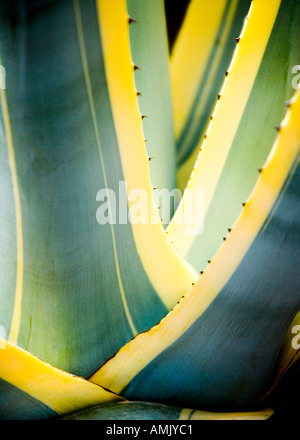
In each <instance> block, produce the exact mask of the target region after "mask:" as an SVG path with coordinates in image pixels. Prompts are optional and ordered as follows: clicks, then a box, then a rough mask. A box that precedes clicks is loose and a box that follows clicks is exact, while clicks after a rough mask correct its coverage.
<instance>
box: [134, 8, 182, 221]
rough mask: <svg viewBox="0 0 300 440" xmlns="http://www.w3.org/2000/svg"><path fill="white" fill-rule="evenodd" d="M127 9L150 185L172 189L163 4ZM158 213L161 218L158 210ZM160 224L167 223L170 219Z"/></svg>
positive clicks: (171, 130)
mask: <svg viewBox="0 0 300 440" xmlns="http://www.w3.org/2000/svg"><path fill="white" fill-rule="evenodd" d="M127 8H128V13H129V15H130V17H131V20H134V21H133V22H132V25H131V26H130V48H131V56H132V60H133V62H134V64H135V65H137V66H138V67H139V68H138V69H136V71H135V85H136V88H137V90H138V93H139V96H138V102H139V109H140V112H141V113H142V115H143V131H144V135H145V138H146V140H147V143H146V148H147V153H148V156H149V160H150V177H151V183H152V185H153V187H155V188H166V189H168V190H169V191H171V190H173V188H175V187H176V175H175V174H176V170H175V141H174V127H173V111H172V97H171V86H170V73H169V59H168V44H167V33H166V23H165V12H164V2H163V0H146V1H143V2H140V1H138V0H128V1H127ZM157 78H160V81H159V82H157V81H156V79H157ZM159 214H160V217H162V214H163V211H162V208H160V209H159ZM172 215H173V211H172V210H170V217H172ZM163 221H164V223H168V222H169V221H170V219H168V218H163Z"/></svg>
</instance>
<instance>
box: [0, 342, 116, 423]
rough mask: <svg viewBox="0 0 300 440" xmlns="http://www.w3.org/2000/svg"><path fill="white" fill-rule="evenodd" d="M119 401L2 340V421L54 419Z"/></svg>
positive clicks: (0, 394)
mask: <svg viewBox="0 0 300 440" xmlns="http://www.w3.org/2000/svg"><path fill="white" fill-rule="evenodd" d="M119 400H123V399H122V397H120V396H116V395H115V394H113V393H110V392H109V391H107V390H104V389H103V388H101V387H99V386H95V385H93V384H91V383H90V382H88V381H86V380H84V379H82V378H80V377H75V376H73V375H70V374H68V373H65V372H64V371H61V370H58V369H56V368H53V367H52V366H51V365H49V364H46V363H45V362H42V361H41V360H40V359H38V358H36V357H34V356H32V355H31V354H30V353H28V352H26V351H25V350H22V349H20V348H18V347H16V346H15V345H13V344H11V343H9V342H7V341H5V340H4V339H2V338H0V420H37V419H38V420H41V419H51V418H54V417H58V416H61V415H64V414H66V413H70V412H73V411H78V410H79V409H83V408H86V407H89V406H93V405H97V404H105V403H108V402H116V401H119Z"/></svg>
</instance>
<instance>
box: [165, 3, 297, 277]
mask: <svg viewBox="0 0 300 440" xmlns="http://www.w3.org/2000/svg"><path fill="white" fill-rule="evenodd" d="M266 11H267V12H266ZM299 17H300V13H299V3H298V2H294V1H291V2H280V1H278V2H268V1H266V2H260V1H257V2H253V3H252V7H251V9H250V11H249V16H248V18H247V20H246V24H245V26H244V29H243V31H242V34H241V38H240V40H239V43H238V44H237V47H236V51H235V53H234V57H233V60H232V63H231V66H230V68H229V73H228V76H227V77H226V80H225V83H224V86H223V89H222V90H221V92H220V95H221V97H220V100H219V101H218V103H217V106H216V108H215V110H214V113H213V115H212V120H211V123H210V125H209V128H208V130H207V138H206V139H205V140H204V143H203V144H201V149H202V151H200V153H199V157H198V160H197V163H196V164H195V169H194V171H193V173H192V175H191V179H190V182H189V184H188V189H187V191H186V194H185V196H184V198H183V200H182V203H181V205H180V206H179V208H178V210H177V212H176V214H175V216H174V218H173V220H172V223H171V225H170V227H169V229H168V237H169V239H170V241H172V242H174V246H175V247H176V248H177V249H178V251H179V252H180V253H181V254H182V255H183V256H185V257H186V259H187V261H189V262H190V263H191V264H192V265H193V266H194V267H195V268H196V269H197V270H199V271H202V270H204V268H205V267H206V266H207V261H208V260H211V259H212V257H213V256H214V255H215V253H216V252H217V250H218V249H219V248H220V246H221V245H222V243H223V239H224V237H226V235H227V233H228V228H231V227H232V225H233V224H234V223H235V221H236V218H237V217H238V216H239V214H240V212H241V209H242V203H244V202H245V201H246V200H247V198H248V197H249V194H250V193H251V191H252V189H253V186H254V184H255V182H256V180H257V178H258V174H259V173H258V170H259V169H260V168H261V167H262V166H263V164H264V162H265V160H266V157H267V155H268V153H269V152H270V150H271V147H272V145H273V142H274V139H275V137H276V130H275V127H276V126H278V125H279V124H280V121H281V120H282V118H283V116H284V112H285V106H284V101H287V100H288V99H289V98H290V97H291V96H292V94H293V93H294V90H293V87H292V67H293V65H294V64H297V62H298V61H297V60H298V59H299V56H300V53H299V48H300V44H299V39H298V37H299V33H297V32H296V29H298V27H299V19H300V18H299ZM283 33H284V36H283ZM274 63H277V64H276V66H277V67H276V68H275V69H274ZM271 66H272V67H271ZM275 71H276V73H275ZM275 91H276V92H275ZM197 189H202V190H203V192H204V229H203V232H202V233H201V231H199V234H198V235H197V234H193V235H192V234H191V235H188V232H187V230H188V228H190V225H187V222H184V221H183V222H181V223H178V222H177V220H176V219H177V217H179V218H180V217H181V216H182V212H189V211H190V206H191V205H192V204H193V202H191V199H193V201H194V200H195V196H194V194H195V191H196V190H197ZM177 223H178V224H177Z"/></svg>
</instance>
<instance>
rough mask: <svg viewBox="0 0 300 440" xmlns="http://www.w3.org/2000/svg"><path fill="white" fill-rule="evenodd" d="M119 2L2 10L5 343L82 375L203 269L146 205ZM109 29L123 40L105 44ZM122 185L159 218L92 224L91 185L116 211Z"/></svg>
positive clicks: (147, 324) (143, 160)
mask: <svg viewBox="0 0 300 440" xmlns="http://www.w3.org/2000/svg"><path fill="white" fill-rule="evenodd" d="M103 3H106V5H103ZM118 4H119V6H118V7H117V8H116V10H117V13H116V11H115V10H112V8H111V7H109V8H108V7H107V6H108V5H107V2H105V1H104V2H101V1H100V2H98V3H97V4H96V2H95V1H93V0H88V1H86V2H84V7H82V6H83V5H82V2H80V1H78V0H74V1H71V0H69V1H66V2H56V1H49V2H47V4H45V3H44V2H42V1H38V2H34V3H28V2H26V3H24V2H22V1H19V2H15V3H14V4H13V5H11V4H8V3H5V4H4V3H3V4H1V5H0V17H1V18H0V21H1V30H0V56H1V62H2V64H3V65H4V66H5V68H6V72H7V84H6V90H1V121H0V125H1V131H0V138H1V148H0V154H1V160H0V163H1V165H0V166H1V183H3V188H5V190H6V191H7V192H6V193H5V194H1V202H3V204H2V209H1V213H0V225H1V254H0V259H1V264H0V279H1V291H0V295H1V309H0V325H1V328H4V330H5V332H6V337H7V338H8V339H9V341H10V342H13V343H16V344H17V345H19V346H20V347H22V348H24V349H26V350H29V351H30V352H31V353H33V354H34V355H36V356H38V357H39V358H41V359H43V360H44V361H46V362H49V363H51V364H52V365H54V366H56V367H58V368H61V369H64V370H66V371H69V372H71V373H73V374H77V375H80V376H84V377H85V376H88V375H90V374H92V372H93V371H95V370H96V369H97V368H98V367H99V365H101V364H102V363H103V362H104V361H105V360H106V359H107V358H108V357H110V356H111V355H113V354H114V353H115V352H116V351H117V350H118V349H119V348H120V347H121V346H122V345H124V343H126V342H127V341H128V340H130V339H131V338H132V337H133V336H134V335H135V334H136V333H137V332H140V331H143V330H146V329H149V328H151V327H152V326H153V325H154V324H155V323H157V322H158V321H159V320H160V319H161V318H162V317H163V316H164V315H165V314H166V312H167V310H168V308H170V307H172V304H174V303H176V301H177V300H178V298H179V297H181V296H182V295H183V294H184V293H185V292H186V291H187V290H188V288H189V286H190V285H191V282H193V280H195V279H196V278H197V275H196V274H195V272H194V271H193V270H192V269H191V267H190V266H189V264H187V263H185V262H184V261H183V260H182V259H181V258H180V256H179V255H178V254H177V253H176V252H175V250H174V249H172V247H171V246H170V245H169V242H168V241H167V239H166V236H165V232H164V230H163V227H162V225H161V224H160V221H159V217H158V213H157V209H156V206H155V203H154V201H153V190H152V186H151V180H150V173H149V166H148V156H147V153H146V150H145V145H144V137H143V130H142V120H141V114H140V112H139V109H138V101H137V96H136V90H135V84H134V66H133V64H132V60H131V58H130V46H129V21H128V14H127V10H126V3H125V2H124V1H120V2H119V3H118ZM102 6H103V8H104V9H105V8H106V10H105V11H104V13H105V14H106V16H105V19H103V20H102V18H101V13H100V9H101V8H102ZM98 14H99V17H98ZM60 23H61V24H60ZM99 27H100V31H99ZM116 29H117V32H116ZM112 35H115V36H116V38H117V39H118V41H119V42H120V45H115V46H114V47H111V45H110V43H111V40H110V38H111V36H112ZM45 48H47V50H46V51H45ZM120 53H121V54H122V57H120ZM103 58H104V61H103ZM110 62H112V63H113V66H114V67H113V68H114V75H112V78H109V83H108V77H110V70H109V69H110V68H111V67H109V63H110ZM120 70H121V71H122V72H125V74H124V76H123V75H122V79H124V78H125V82H124V83H122V81H121V83H120V82H118V78H119V77H118V72H119V71H120ZM126 81H127V82H126ZM114 87H115V89H114V90H116V89H117V93H116V95H114V94H113V93H111V92H112V89H113V88H114ZM120 96H122V100H121V99H120ZM119 106H120V108H119ZM124 107H125V108H126V112H125V113H126V115H125V119H123V120H121V121H120V119H118V116H119V115H120V114H121V115H122V114H123V113H124ZM122 124H123V125H122ZM120 133H123V135H120ZM122 136H123V137H122ZM124 140H125V141H126V142H125V144H124ZM128 145H129V146H130V148H127V147H128ZM125 152H126V154H125ZM124 157H125V159H124ZM125 180H127V183H128V190H132V189H134V188H142V189H145V191H146V193H147V195H148V196H149V200H151V202H150V203H149V204H150V208H151V214H152V215H153V217H154V218H155V219H157V223H155V224H150V223H149V224H146V225H144V224H143V225H139V224H138V225H131V224H130V223H129V222H127V223H126V224H120V223H119V222H117V224H109V223H106V224H104V225H99V224H98V223H97V221H96V213H97V210H98V208H99V202H98V201H97V200H96V197H97V194H98V191H99V190H101V189H104V191H105V196H106V199H105V200H106V202H107V213H106V215H107V216H108V217H109V219H110V220H113V218H112V217H113V210H112V208H113V194H112V193H111V192H109V191H108V190H112V191H114V193H115V194H116V200H117V203H119V199H121V200H122V201H124V200H126V194H124V193H121V194H119V182H120V181H125ZM118 195H119V198H118ZM107 200H108V201H107ZM132 204H133V203H131V205H132ZM126 207H127V206H126ZM142 245H143V246H142ZM157 246H158V247H157ZM4 252H7V253H4ZM128 262H130V264H128ZM160 270H161V271H164V272H165V277H161V276H159V275H158V273H159V271H160ZM152 274H155V276H154V277H153V276H152ZM176 279H177V281H176ZM170 281H171V282H170ZM176 298H177V299H176ZM45 341H47V343H45Z"/></svg>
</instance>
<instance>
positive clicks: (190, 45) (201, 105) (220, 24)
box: [170, 0, 249, 189]
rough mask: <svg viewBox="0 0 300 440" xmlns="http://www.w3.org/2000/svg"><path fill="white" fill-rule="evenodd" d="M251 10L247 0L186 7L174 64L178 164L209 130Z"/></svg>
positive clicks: (198, 1) (195, 1) (199, 1)
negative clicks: (211, 118) (204, 132)
mask: <svg viewBox="0 0 300 440" xmlns="http://www.w3.org/2000/svg"><path fill="white" fill-rule="evenodd" d="M248 9H249V3H247V2H245V1H244V0H232V1H229V2H228V1H227V0H221V1H218V2H211V3H207V2H205V1H203V0H193V1H191V2H190V4H189V6H188V10H187V13H186V16H185V19H184V22H183V24H182V27H181V29H180V32H179V34H178V37H177V39H176V41H175V45H174V48H173V51H172V54H171V60H170V65H171V78H172V91H173V105H174V120H175V136H176V140H177V148H178V152H177V159H178V164H179V165H182V164H183V163H184V162H185V161H186V159H187V158H188V157H189V155H190V153H191V152H192V151H193V150H194V149H195V147H196V144H197V143H198V140H199V138H200V137H201V134H203V130H204V129H205V128H206V124H207V121H208V119H209V117H210V115H211V113H212V110H213V106H214V104H215V103H216V100H217V94H218V92H219V90H220V88H221V85H222V83H223V79H224V71H225V70H227V68H228V66H229V63H230V60H231V58H232V54H233V51H234V49H235V46H236V43H235V41H234V38H236V37H238V36H239V35H240V31H241V29H242V25H243V21H244V18H245V17H246V15H247V12H248ZM190 172H191V168H190ZM190 172H189V174H190ZM186 183H187V180H186V181H185V182H181V185H180V187H181V188H183V189H184V188H185V185H186Z"/></svg>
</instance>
